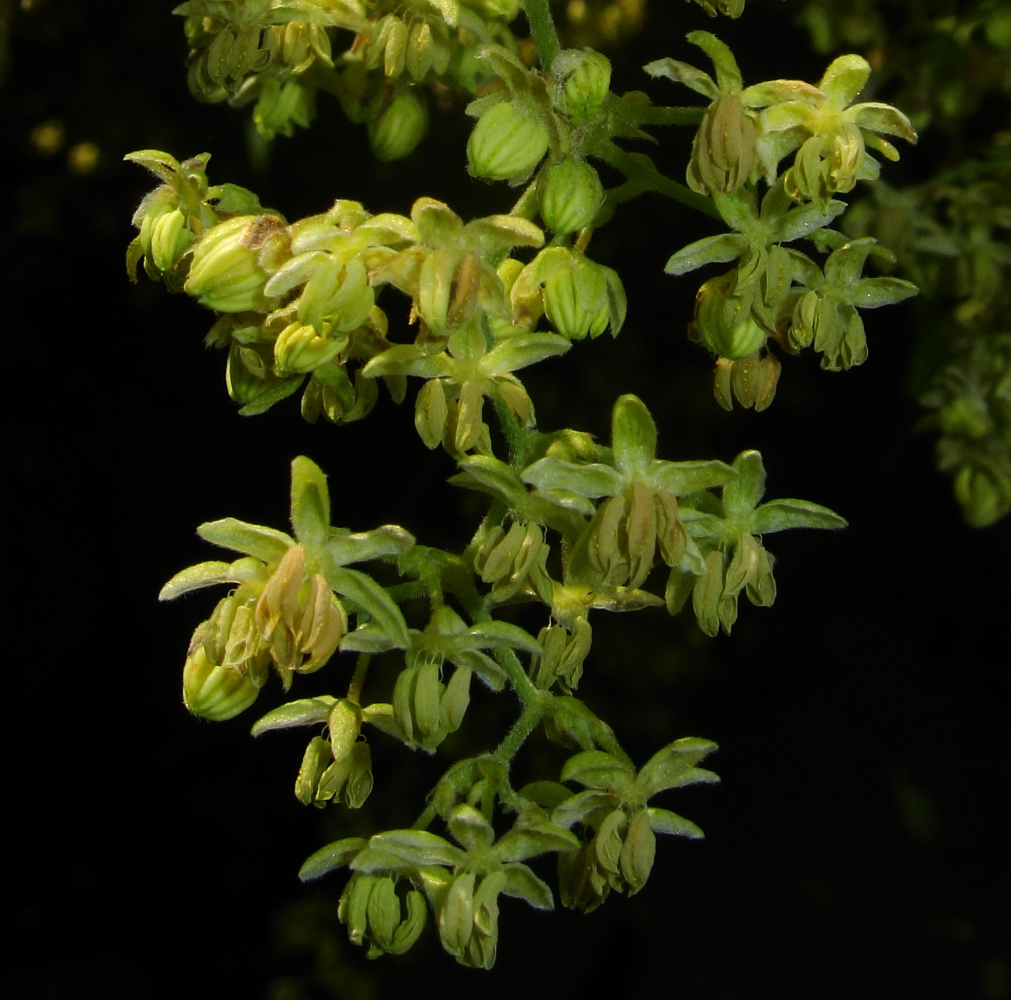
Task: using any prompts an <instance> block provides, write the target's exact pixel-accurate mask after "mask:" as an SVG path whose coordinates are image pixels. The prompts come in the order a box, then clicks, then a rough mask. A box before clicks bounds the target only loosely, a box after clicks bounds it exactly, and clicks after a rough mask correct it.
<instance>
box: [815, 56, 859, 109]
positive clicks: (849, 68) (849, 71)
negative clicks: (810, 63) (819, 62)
mask: <svg viewBox="0 0 1011 1000" xmlns="http://www.w3.org/2000/svg"><path fill="white" fill-rule="evenodd" d="M870 75H871V64H870V63H869V62H868V61H867V60H866V59H864V58H863V57H862V56H858V55H852V54H850V55H845V56H839V58H838V59H834V60H833V61H832V62H831V64H830V65H829V67H828V69H827V70H825V75H824V76H823V77H822V78H821V80H820V81H819V82H818V89H819V90H820V91H821V92H822V93H823V94H825V96H826V97H827V98H828V99H829V100H830V101H831V102H832V103H833V104H835V105H836V107H838V108H840V109H842V108H845V107H846V106H847V105H848V104H850V103H852V101H853V99H854V98H855V97H856V96H857V94H859V93H860V91H861V90H863V89H864V85H865V84H866V83H867V78H868V77H869V76H870Z"/></svg>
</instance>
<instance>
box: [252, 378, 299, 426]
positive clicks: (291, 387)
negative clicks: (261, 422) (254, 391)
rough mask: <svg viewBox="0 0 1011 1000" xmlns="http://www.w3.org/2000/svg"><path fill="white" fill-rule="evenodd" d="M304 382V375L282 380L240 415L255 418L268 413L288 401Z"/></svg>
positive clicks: (259, 396)
mask: <svg viewBox="0 0 1011 1000" xmlns="http://www.w3.org/2000/svg"><path fill="white" fill-rule="evenodd" d="M304 381H305V376H304V375H295V376H294V377H292V378H287V379H282V380H281V381H280V382H277V383H276V384H275V385H273V386H271V387H270V388H269V389H267V390H266V391H265V392H262V393H261V394H260V395H258V396H257V397H256V398H255V399H253V400H251V401H250V402H248V403H246V405H245V406H243V407H242V408H241V409H240V410H239V415H240V416H243V417H255V416H256V415H257V414H259V413H266V412H267V410H269V409H270V408H271V407H272V406H273V405H274V404H275V403H280V402H281V400H282V399H287V398H288V397H289V396H291V395H293V394H294V393H296V392H298V390H299V389H300V388H301V387H302V383H303V382H304Z"/></svg>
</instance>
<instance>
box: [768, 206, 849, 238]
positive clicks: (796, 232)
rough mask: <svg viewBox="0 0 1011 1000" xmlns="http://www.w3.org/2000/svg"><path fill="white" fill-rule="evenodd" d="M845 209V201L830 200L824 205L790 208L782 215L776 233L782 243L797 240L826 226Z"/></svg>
mask: <svg viewBox="0 0 1011 1000" xmlns="http://www.w3.org/2000/svg"><path fill="white" fill-rule="evenodd" d="M845 211H846V202H844V201H838V200H836V201H830V202H828V204H827V205H825V206H820V205H816V204H814V203H811V204H810V205H803V206H802V207H800V208H794V209H791V210H790V211H789V212H787V213H786V215H785V216H783V218H782V220H781V221H780V223H779V226H778V231H779V232H778V235H779V238H780V240H782V242H784V243H789V242H790V241H791V240H799V239H801V237H804V236H807V235H808V234H810V233H813V232H814V231H815V230H816V229H821V228H822V226H827V225H828V224H829V223H830V222H831V221H832V220H833V219H835V218H836V217H837V216H840V215H842V214H843V212H845Z"/></svg>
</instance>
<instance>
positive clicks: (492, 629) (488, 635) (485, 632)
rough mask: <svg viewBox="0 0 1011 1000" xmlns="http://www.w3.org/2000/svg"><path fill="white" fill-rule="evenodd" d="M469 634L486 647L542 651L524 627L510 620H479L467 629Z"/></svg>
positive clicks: (532, 651)
mask: <svg viewBox="0 0 1011 1000" xmlns="http://www.w3.org/2000/svg"><path fill="white" fill-rule="evenodd" d="M467 632H468V634H469V635H472V636H475V637H477V638H478V639H480V640H481V647H482V648H485V649H488V648H491V649H503V648H511V649H522V650H523V651H524V652H525V653H538V654H539V653H543V652H544V650H543V649H542V648H541V644H540V643H539V642H538V641H537V640H536V639H535V638H534V637H533V636H532V635H531V634H530V633H529V632H527V631H526V630H525V629H522V628H520V627H519V625H513V624H512V623H511V622H503V621H490V622H479V623H478V624H477V625H474V626H473V627H472V628H470V629H468V630H467Z"/></svg>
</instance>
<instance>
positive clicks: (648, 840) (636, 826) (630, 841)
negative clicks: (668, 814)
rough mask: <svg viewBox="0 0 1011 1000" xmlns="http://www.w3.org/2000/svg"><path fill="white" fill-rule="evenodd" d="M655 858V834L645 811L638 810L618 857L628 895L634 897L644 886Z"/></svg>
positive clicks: (629, 826) (630, 823)
mask: <svg viewBox="0 0 1011 1000" xmlns="http://www.w3.org/2000/svg"><path fill="white" fill-rule="evenodd" d="M655 856H656V834H655V833H653V830H652V829H651V828H650V825H649V815H648V814H647V812H646V810H645V809H640V810H639V811H638V812H637V813H636V814H635V815H634V816H633V817H632V819H631V821H630V822H629V824H628V831H627V832H626V834H625V842H624V843H623V844H622V845H621V855H620V857H619V862H620V867H621V875H622V878H624V880H625V884H626V886H627V889H628V895H630V896H633V895H635V893H637V892H638V891H639V890H640V889H641V888H642V887H643V886H644V885H645V884H646V879H648V878H649V873H650V872H651V871H652V870H653V859H654V857H655Z"/></svg>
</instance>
